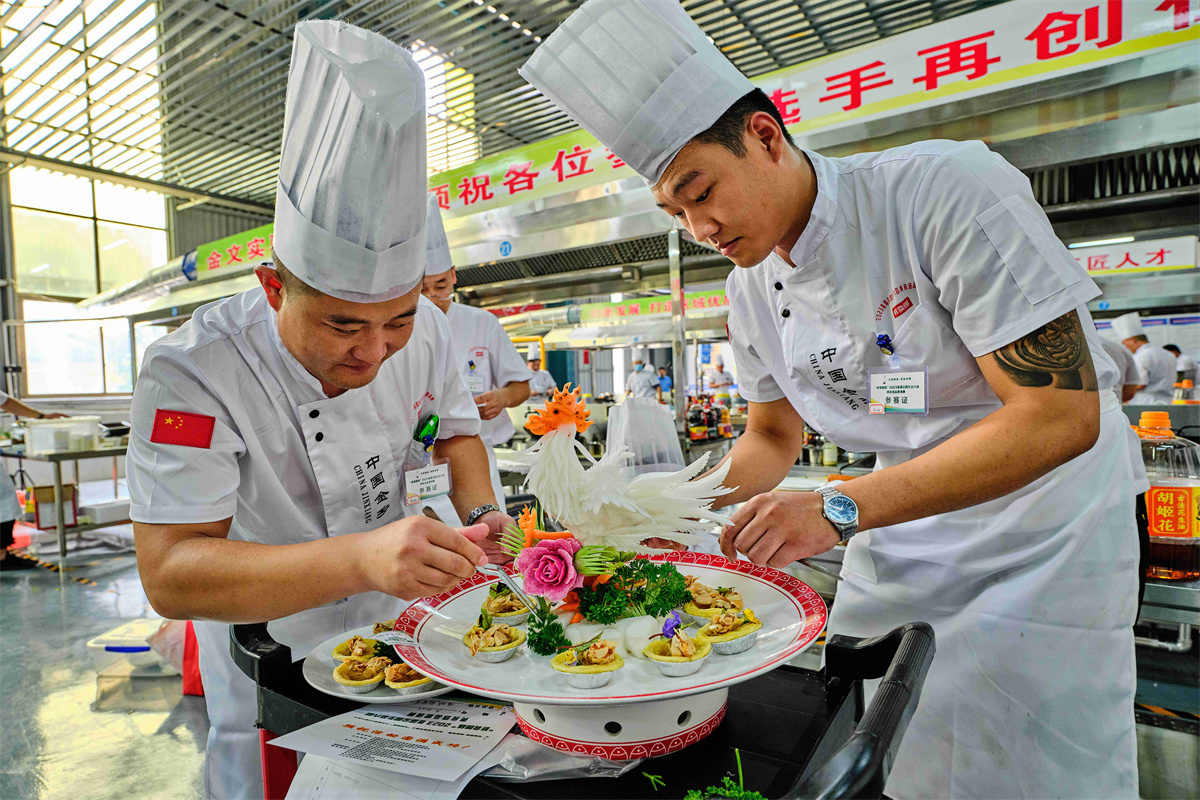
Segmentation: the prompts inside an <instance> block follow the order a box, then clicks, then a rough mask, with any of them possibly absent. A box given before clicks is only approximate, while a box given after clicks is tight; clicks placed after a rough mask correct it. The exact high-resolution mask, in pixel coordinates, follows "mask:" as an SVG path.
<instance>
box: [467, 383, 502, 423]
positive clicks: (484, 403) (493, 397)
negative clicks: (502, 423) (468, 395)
mask: <svg viewBox="0 0 1200 800" xmlns="http://www.w3.org/2000/svg"><path fill="white" fill-rule="evenodd" d="M475 406H476V407H477V408H478V409H479V416H480V418H481V419H484V420H489V419H495V418H496V417H498V416H500V412H501V411H503V410H504V409H505V408H506V406H505V405H504V398H502V397H501V396H500V393H499V392H497V391H495V390H492V391H490V392H484V393H483V394H481V395H479V396H478V397H476V398H475Z"/></svg>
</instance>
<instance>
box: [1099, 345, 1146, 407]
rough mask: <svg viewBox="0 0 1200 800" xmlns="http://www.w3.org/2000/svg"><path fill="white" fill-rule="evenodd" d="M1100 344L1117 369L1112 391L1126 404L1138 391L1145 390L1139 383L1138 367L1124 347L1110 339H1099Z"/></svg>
mask: <svg viewBox="0 0 1200 800" xmlns="http://www.w3.org/2000/svg"><path fill="white" fill-rule="evenodd" d="M1100 344H1101V345H1102V346H1103V347H1104V352H1105V353H1107V354H1108V357H1109V358H1111V359H1112V362H1113V364H1114V365H1115V366H1116V368H1117V377H1116V381H1115V383H1114V384H1113V391H1114V392H1116V394H1117V395H1118V396H1119V397H1120V398H1121V402H1122V403H1128V402H1129V401H1130V399H1132V398H1133V396H1134V395H1135V394H1137V393H1138V390H1140V389H1143V388H1145V386H1144V384H1142V383H1139V377H1138V375H1139V372H1138V366H1137V364H1136V363H1135V362H1134V360H1133V356H1132V355H1131V354H1130V353H1129V350H1127V349H1126V348H1125V345H1123V344H1120V343H1119V342H1114V341H1112V340H1111V339H1101V340H1100ZM1143 380H1144V379H1143Z"/></svg>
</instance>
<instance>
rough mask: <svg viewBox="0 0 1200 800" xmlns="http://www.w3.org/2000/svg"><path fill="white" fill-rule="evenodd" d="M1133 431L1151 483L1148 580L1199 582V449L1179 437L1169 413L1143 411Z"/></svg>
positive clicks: (1148, 493) (1147, 512)
mask: <svg viewBox="0 0 1200 800" xmlns="http://www.w3.org/2000/svg"><path fill="white" fill-rule="evenodd" d="M1134 430H1135V431H1136V432H1137V435H1138V438H1139V439H1141V440H1142V460H1143V461H1144V462H1145V464H1146V476H1147V477H1148V478H1149V479H1150V491H1149V492H1147V493H1146V516H1147V519H1148V521H1149V524H1150V563H1149V565H1148V566H1147V568H1146V577H1148V578H1159V579H1165V580H1176V581H1177V580H1195V579H1196V578H1200V445H1197V444H1194V443H1193V442H1190V441H1188V440H1187V439H1181V438H1179V437H1177V436H1175V435H1174V433H1172V431H1171V415H1170V414H1169V413H1167V412H1166V411H1145V412H1143V413H1142V417H1141V419H1140V420H1139V421H1138V424H1137V427H1135V428H1134Z"/></svg>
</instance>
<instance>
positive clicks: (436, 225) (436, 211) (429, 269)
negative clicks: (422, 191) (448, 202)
mask: <svg viewBox="0 0 1200 800" xmlns="http://www.w3.org/2000/svg"><path fill="white" fill-rule="evenodd" d="M428 202H429V205H428V207H427V213H426V216H425V274H426V275H441V274H442V273H443V272H448V271H449V270H450V269H451V268H452V267H453V266H454V261H453V259H451V258H450V243H449V242H448V241H446V229H445V228H444V227H443V226H442V209H441V206H439V205H438V199H437V195H436V194H430V195H429V201H428Z"/></svg>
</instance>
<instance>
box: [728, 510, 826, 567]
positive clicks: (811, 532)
mask: <svg viewBox="0 0 1200 800" xmlns="http://www.w3.org/2000/svg"><path fill="white" fill-rule="evenodd" d="M823 508H824V499H823V498H822V497H821V495H819V494H817V493H816V492H766V493H765V494H760V495H758V496H757V497H754V498H751V499H750V500H749V501H748V502H747V503H746V504H745V505H743V506H742V507H741V508H739V509H738V510H737V512H736V513H735V514H734V515H733V517H732V519H733V524H732V525H729V526H727V527H726V528H725V530H723V531H721V552H722V553H724V554H725V557H726V558H729V559H731V560H732V559H736V558H737V553H745V554H746V556H747V557H748V558H749V559H750V560H751V561H752V562H754V563H755V564H760V565H761V564H765V565H767V566H771V567H774V568H776V569H783V568H784V567H786V566H787V565H788V564H791V563H792V562H793V561H795V560H796V559H799V558H808V557H809V556H815V555H817V554H818V553H824V552H825V551H827V550H829V549H831V548H832V547H833V546H834V545H836V544H837V543H838V542H839V541H840V540H841V538H842V537H841V535H839V534H838V532H837V529H836V528H834V527H833V523H831V522H830V521H829V520H827V519H825V517H824V515H823V514H822V513H821V511H822V509H823Z"/></svg>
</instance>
